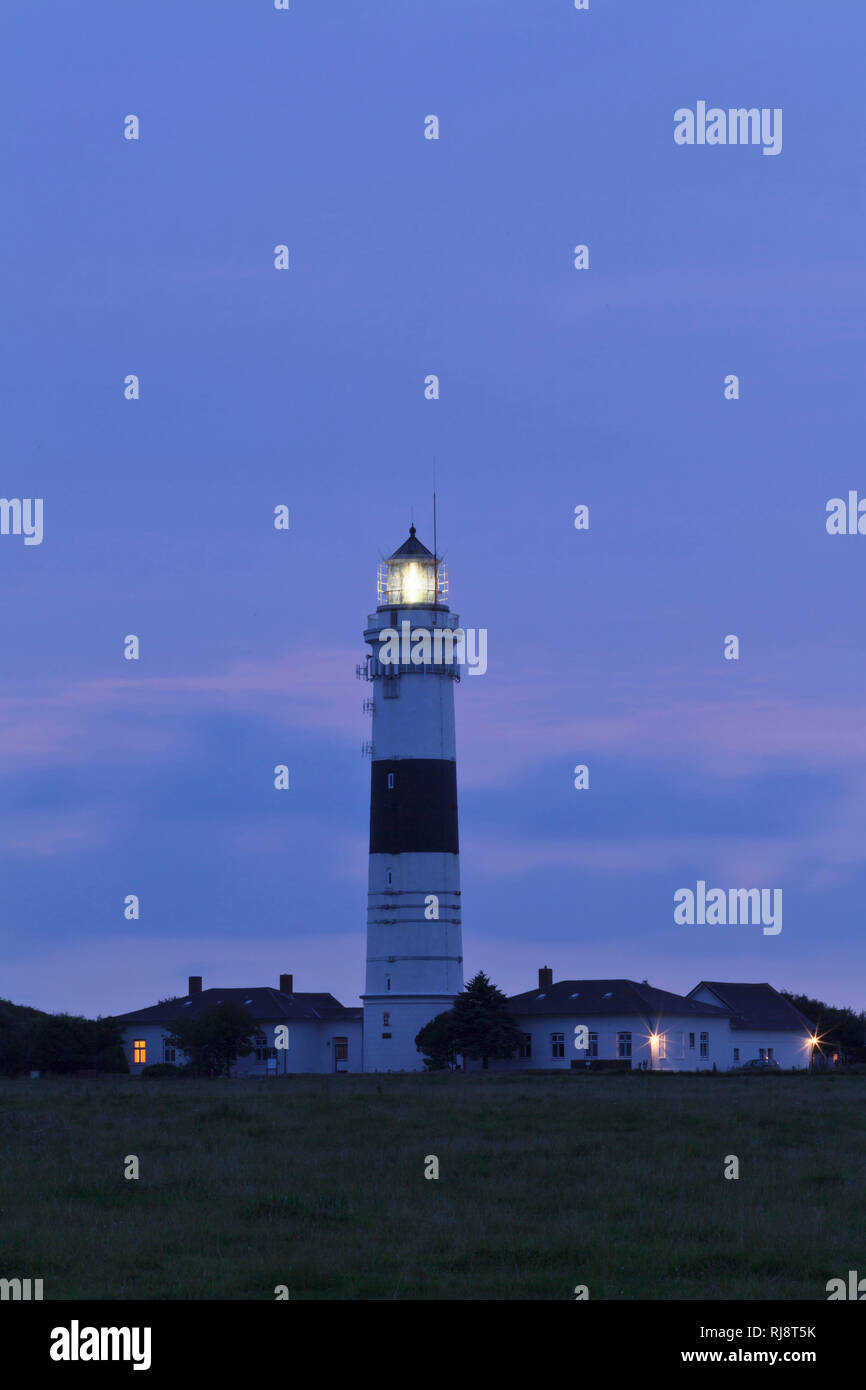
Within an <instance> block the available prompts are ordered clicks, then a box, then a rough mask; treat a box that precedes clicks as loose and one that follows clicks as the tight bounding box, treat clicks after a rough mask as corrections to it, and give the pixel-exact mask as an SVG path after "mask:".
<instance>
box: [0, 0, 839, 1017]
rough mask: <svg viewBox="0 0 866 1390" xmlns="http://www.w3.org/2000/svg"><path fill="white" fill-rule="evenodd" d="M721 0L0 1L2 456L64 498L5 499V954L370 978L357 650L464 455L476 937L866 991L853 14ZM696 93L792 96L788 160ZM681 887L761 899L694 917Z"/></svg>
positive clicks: (466, 924)
mask: <svg viewBox="0 0 866 1390" xmlns="http://www.w3.org/2000/svg"><path fill="white" fill-rule="evenodd" d="M742 9H743V13H742V14H737V15H736V16H735V17H734V16H732V14H731V13H729V11H728V9H726V8H725V7H711V6H700V7H699V6H696V5H694V3H693V0H670V3H668V4H667V5H666V6H665V7H664V11H662V10H661V9H660V8H659V7H657V6H653V5H647V4H645V3H638V0H631V3H628V4H618V5H608V4H605V3H603V0H591V8H590V10H589V11H588V12H585V13H584V12H576V11H574V10H573V9H572V8H570V7H569V5H568V3H567V0H561V3H552V2H551V3H540V2H539V3H537V4H533V5H527V4H526V3H525V0H473V2H472V3H471V4H467V3H466V0H440V3H439V4H437V5H436V6H435V7H433V8H432V9H431V8H430V7H429V6H427V5H424V4H420V3H416V4H411V3H407V0H375V3H372V4H369V5H358V4H357V0H333V2H332V3H329V4H328V5H322V4H319V3H314V0H306V3H305V2H304V0H293V3H292V9H291V10H290V11H289V12H275V11H274V10H273V9H272V8H269V5H268V3H267V0H259V2H258V3H253V0H231V3H229V2H228V0H184V4H183V5H178V4H177V3H176V0H151V3H149V4H148V5H147V6H135V5H129V6H120V5H117V4H116V3H107V0H106V3H101V0H91V3H89V4H88V5H87V6H86V7H84V9H82V7H72V6H63V5H56V6H54V7H53V9H52V10H51V13H50V16H48V18H49V19H50V22H47V17H46V12H45V10H44V7H42V6H36V7H34V6H33V5H32V4H29V3H25V0H10V2H9V3H8V5H7V7H6V10H5V12H4V30H5V31H6V38H7V42H6V44H5V45H4V47H5V57H4V59H3V68H4V70H3V73H2V78H3V81H2V91H3V98H2V100H3V104H4V115H5V129H6V132H7V138H6V140H5V141H4V148H3V151H2V155H0V160H2V173H0V179H2V185H3V187H4V190H5V193H6V197H5V198H4V207H5V210H6V211H5V215H4V223H3V228H2V233H0V235H2V237H3V240H4V243H5V244H4V246H3V252H4V254H3V257H2V264H3V272H2V273H3V278H4V284H3V303H4V332H3V338H2V342H3V362H2V367H3V380H4V388H5V389H4V400H5V406H4V411H3V413H2V418H0V429H2V444H3V460H4V465H3V470H2V481H0V494H2V495H3V496H5V497H9V498H11V497H42V498H43V499H44V508H45V534H44V541H43V543H42V544H41V545H40V546H31V547H26V546H24V545H23V541H22V538H21V537H15V536H0V581H2V593H3V603H2V605H0V654H2V657H0V874H2V880H0V881H2V898H0V902H2V916H0V931H2V942H0V945H2V950H0V995H2V996H4V997H10V998H12V999H14V1000H16V1001H18V1002H21V1003H29V1004H34V1005H37V1006H39V1007H43V1008H49V1009H61V1008H62V1009H68V1010H71V1011H74V1012H86V1013H90V1014H95V1013H97V1012H102V1013H109V1012H122V1011H125V1010H129V1009H133V1008H136V1007H142V1006H145V1005H147V1004H150V1003H153V1002H155V1000H156V999H157V998H159V997H162V996H165V995H168V994H174V993H184V992H185V990H186V977H187V975H188V974H190V973H195V974H201V975H203V977H204V982H205V985H206V986H208V985H211V984H213V985H226V986H228V985H264V984H273V985H276V983H277V979H278V975H279V973H280V972H281V971H291V972H293V973H294V976H295V984H296V986H297V988H298V989H299V990H322V989H329V990H331V991H333V993H335V994H336V995H337V996H338V997H339V998H340V999H341V1000H342V1001H343V1002H345V1003H353V1002H356V1000H357V997H358V993H359V991H360V989H361V988H362V985H363V963H364V923H365V909H366V847H367V843H366V836H367V817H368V795H369V791H368V782H369V764H368V762H367V761H366V760H365V759H363V758H362V756H361V752H360V749H361V744H362V742H363V741H364V740H365V739H366V738H367V737H368V736H369V719H368V717H367V716H365V715H364V714H363V713H362V710H361V702H362V700H363V698H364V696H365V695H366V694H367V693H368V692H367V690H366V689H365V687H364V686H363V685H361V684H359V683H358V682H357V681H356V680H355V677H354V667H355V663H356V662H357V661H359V660H361V659H362V657H363V654H364V646H363V642H362V635H361V634H362V632H363V628H364V626H365V620H366V616H367V614H368V613H369V612H370V611H371V609H372V608H374V607H375V603H376V587H375V586H376V564H377V561H378V559H379V557H380V555H381V554H383V553H384V554H387V553H389V552H390V551H391V550H393V549H394V548H396V547H397V546H398V545H399V544H400V543H401V542H402V541H403V540H404V539H405V536H406V533H407V530H408V525H409V520H410V510H411V509H412V508H414V517H415V521H416V523H417V525H418V530H419V536H420V538H421V539H422V540H423V541H424V542H425V543H426V544H428V545H430V546H432V528H431V524H430V511H431V508H430V494H431V492H432V487H433V479H434V470H435V479H436V485H437V489H438V494H439V542H440V549H442V550H443V551H444V552H445V555H446V558H447V561H448V566H449V570H450V575H451V593H452V607H453V608H454V609H455V610H456V611H457V612H458V613H459V615H460V617H461V620H462V622H463V623H464V624H466V625H468V626H472V627H485V628H486V629H487V631H488V634H489V636H488V654H489V655H488V660H489V667H488V671H487V673H486V674H485V675H484V676H481V677H477V678H476V677H468V678H464V679H463V681H462V682H461V684H460V686H459V687H458V689H457V691H456V701H457V736H458V779H459V788H460V833H461V865H462V876H463V902H464V918H463V931H464V948H465V966H466V973H467V977H468V976H469V975H470V974H472V973H474V971H475V970H477V969H479V968H483V969H484V970H486V971H487V972H488V974H490V975H491V977H492V978H493V979H494V980H495V981H496V982H497V983H498V984H499V985H501V986H502V987H503V988H504V989H506V990H507V991H508V992H516V991H518V990H523V989H526V988H528V987H530V986H531V985H532V983H533V982H534V980H535V971H536V969H537V967H538V966H539V965H551V966H552V967H553V969H554V974H555V977H556V978H564V977H581V976H583V977H592V976H630V977H633V978H636V979H641V978H643V977H644V976H646V977H647V978H648V979H649V980H650V981H651V983H653V984H655V985H657V986H659V987H661V988H667V989H672V990H677V991H684V990H687V989H689V988H691V986H693V985H694V984H695V983H696V982H697V981H698V980H699V979H701V978H717V979H740V980H769V981H770V982H771V983H773V984H775V985H776V986H777V987H779V988H792V989H795V990H798V991H800V990H802V991H804V992H807V993H810V994H815V995H819V996H821V997H824V998H826V999H828V1000H829V1001H830V1002H834V1003H839V1004H851V1005H853V1006H855V1007H857V1008H863V1007H866V962H864V952H863V949H862V938H863V920H862V919H863V907H862V903H863V898H864V892H866V722H864V717H863V707H864V690H866V661H864V638H863V614H862V608H861V604H862V599H863V594H864V585H863V580H862V573H863V566H864V563H866V537H862V536H848V537H830V536H828V535H827V533H826V530H825V507H826V503H827V501H828V499H829V498H831V497H836V496H846V495H847V492H848V490H849V489H858V488H859V489H860V491H861V493H862V494H863V495H864V496H866V468H864V465H863V462H862V439H863V434H864V428H863V426H864V421H863V413H864V392H863V386H862V380H863V355H864V354H863V350H864V327H863V325H864V310H866V262H864V258H863V243H864V231H866V217H864V192H863V179H862V168H863V160H864V154H866V127H864V122H863V114H862V91H863V81H864V72H863V68H864V58H863V55H864V53H866V10H862V12H861V7H859V6H855V5H850V6H844V7H836V11H837V12H836V13H832V14H828V13H827V12H826V11H822V10H821V9H820V8H816V7H815V5H814V4H813V3H807V2H806V0H751V3H750V4H749V6H748V7H742ZM840 10H841V11H843V13H839V12H838V11H840ZM804 33H808V42H807V43H804V42H803V35H804ZM699 100H706V101H707V102H708V103H709V104H710V105H713V104H717V105H718V106H721V107H724V108H727V107H729V106H741V105H745V106H757V107H771V108H775V107H781V108H782V110H783V113H784V122H783V150H782V153H781V154H780V155H778V156H776V157H773V158H766V157H764V156H763V155H762V153H761V150H760V149H759V148H753V147H715V148H713V147H703V148H697V147H692V148H688V147H679V146H677V145H676V144H675V143H674V140H673V129H674V119H673V113H674V111H675V110H676V109H677V108H678V107H683V106H690V107H694V106H695V105H696V103H697V102H698V101H699ZM129 113H135V114H137V115H138V116H139V117H140V121H141V139H140V140H139V141H138V142H130V141H126V140H124V139H123V134H122V132H123V120H124V117H125V116H126V115H128V114H129ZM431 113H434V114H436V115H438V117H439V119H440V122H441V138H440V139H439V140H438V141H427V140H425V139H424V138H423V124H424V118H425V116H427V115H428V114H431ZM278 243H286V244H288V246H289V248H290V255H291V268H290V270H289V271H287V272H277V271H275V270H274V268H273V248H274V246H275V245H277V244H278ZM577 243H587V244H588V245H589V247H590V269H589V270H588V271H586V272H580V273H578V272H577V271H575V270H574V269H573V268H572V248H573V247H574V246H575V244H577ZM130 372H134V373H137V374H138V375H139V376H140V379H141V399H140V400H139V401H135V402H130V401H126V400H124V398H123V379H124V377H125V376H126V375H127V373H130ZM431 372H434V373H437V374H438V375H439V377H440V381H441V398H440V400H438V401H435V402H430V401H426V400H425V399H424V394H423V383H424V378H425V376H426V375H427V374H428V373H431ZM731 372H735V373H737V374H738V375H739V377H740V382H741V388H740V389H741V398H740V400H738V401H736V402H731V401H726V400H725V399H724V398H723V382H724V378H725V376H726V374H728V373H731ZM278 503H285V504H286V505H288V506H289V507H290V509H291V518H292V524H291V530H290V531H289V532H288V533H277V532H275V531H274V530H273V527H272V524H271V517H272V512H273V508H274V506H276V505H277V504H278ZM577 503H586V504H588V505H589V507H590V517H591V521H590V529H589V531H587V532H580V533H579V532H576V531H575V530H574V528H573V525H572V515H573V511H574V507H575V505H576V504H577ZM127 633H135V634H137V635H138V636H139V637H140V639H141V644H142V656H141V660H140V661H138V662H127V661H124V660H123V658H122V644H123V638H124V636H125V635H126V634H127ZM728 633H736V634H737V635H738V636H739V637H740V641H741V659H740V660H739V661H738V662H729V661H725V660H724V659H723V656H722V649H723V640H724V637H725V635H726V634H728ZM277 763H287V764H288V765H289V767H290V770H291V781H292V787H291V791H290V792H287V793H279V792H276V791H274V789H273V768H274V765H275V764H277ZM576 763H587V764H588V765H589V767H590V780H591V785H590V790H589V791H586V792H576V791H575V790H574V789H573V786H572V768H573V767H574V765H575V764H576ZM698 879H704V880H705V881H707V882H708V883H709V884H711V885H712V886H719V887H724V888H730V887H766V888H781V889H782V890H783V895H784V919H783V923H784V924H783V930H782V932H781V933H780V934H779V935H778V936H764V935H763V934H762V932H761V929H760V927H759V926H726V927H721V926H717V927H707V926H704V927H698V926H695V927H683V926H677V925H675V924H674V920H673V894H674V892H675V891H676V890H677V889H678V888H681V887H692V888H694V886H695V884H696V882H697V880H698ZM128 893H137V894H139V895H140V898H141V905H142V916H141V920H140V921H139V922H127V921H125V920H124V917H123V900H124V897H125V895H126V894H128Z"/></svg>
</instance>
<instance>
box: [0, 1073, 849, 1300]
mask: <svg viewBox="0 0 866 1390" xmlns="http://www.w3.org/2000/svg"><path fill="white" fill-rule="evenodd" d="M864 1152H866V1077H864V1076H862V1075H848V1076H846V1075H830V1076H810V1075H807V1074H804V1075H781V1076H772V1075H770V1076H758V1077H736V1076H718V1077H714V1076H706V1075H705V1076H694V1075H689V1076H683V1075H681V1076H657V1075H656V1076H653V1075H638V1074H632V1075H624V1076H623V1075H620V1076H617V1075H577V1074H573V1073H559V1074H536V1075H528V1074H526V1073H524V1074H522V1075H511V1076H503V1075H492V1074H487V1075H485V1074H483V1073H469V1074H465V1075H464V1074H454V1075H451V1074H431V1075H426V1076H425V1075H421V1076H402V1075H385V1076H376V1075H372V1076H329V1077H316V1076H308V1077H298V1078H289V1079H286V1080H279V1081H178V1080H169V1081H155V1080H154V1081H149V1080H142V1079H140V1078H131V1077H119V1076H118V1077H103V1078H99V1079H97V1080H90V1081H88V1080H80V1079H75V1078H58V1079H45V1078H43V1079H40V1080H29V1079H27V1080H25V1079H21V1080H2V1081H0V1277H7V1278H11V1277H15V1276H18V1277H21V1278H27V1277H30V1278H41V1279H43V1280H44V1297H45V1299H46V1300H50V1299H193V1300H195V1299H220V1298H225V1299H269V1300H271V1299H273V1298H274V1297H275V1294H274V1289H275V1287H276V1286H277V1285H286V1286H287V1288H288V1290H289V1296H290V1298H291V1299H326V1300H327V1299H396V1300H402V1299H496V1300H502V1299H572V1298H573V1297H574V1288H575V1285H578V1284H583V1285H586V1286H587V1287H588V1290H589V1297H590V1298H591V1299H626V1300H628V1299H728V1298H731V1299H757V1300H761V1299H819V1300H824V1299H826V1292H825V1284H826V1282H827V1280H828V1279H830V1278H835V1277H838V1276H842V1277H844V1276H845V1275H846V1274H847V1271H848V1270H849V1269H858V1268H859V1269H860V1270H861V1272H863V1273H864V1274H866V1238H864V1237H866V1217H864V1203H863V1154H864ZM133 1154H134V1155H136V1156H137V1157H138V1159H139V1164H140V1177H139V1178H138V1179H137V1180H134V1179H133V1180H129V1179H125V1178H124V1176H123V1172H124V1163H125V1159H126V1157H127V1155H133ZM731 1154H733V1155H736V1156H737V1158H738V1159H739V1174H740V1175H739V1178H738V1179H736V1180H726V1179H725V1177H724V1176H723V1173H724V1167H725V1158H726V1155H731ZM429 1155H435V1156H436V1157H437V1158H438V1160H439V1178H438V1179H428V1178H425V1176H424V1171H425V1160H426V1159H427V1157H428V1156H429Z"/></svg>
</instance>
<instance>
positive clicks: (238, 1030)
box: [167, 1003, 266, 1076]
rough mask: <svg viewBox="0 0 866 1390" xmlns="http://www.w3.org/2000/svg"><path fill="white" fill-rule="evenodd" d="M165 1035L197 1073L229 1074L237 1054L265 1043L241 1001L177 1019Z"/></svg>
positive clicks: (263, 1036) (219, 1005)
mask: <svg viewBox="0 0 866 1390" xmlns="http://www.w3.org/2000/svg"><path fill="white" fill-rule="evenodd" d="M171 1029H172V1031H171V1032H169V1033H168V1034H167V1041H168V1043H169V1045H170V1046H171V1047H179V1048H180V1049H181V1051H182V1052H185V1053H186V1055H187V1057H188V1058H189V1063H190V1070H191V1071H193V1072H195V1073H197V1074H198V1075H200V1076H231V1074H232V1067H233V1066H234V1064H235V1062H236V1061H237V1059H238V1058H239V1057H248V1056H249V1054H250V1053H251V1052H252V1051H253V1049H254V1048H256V1047H261V1046H263V1045H264V1043H265V1041H266V1039H265V1035H264V1033H263V1032H262V1031H261V1029H260V1028H259V1027H258V1024H257V1023H256V1022H255V1021H254V1019H253V1017H252V1015H251V1014H250V1013H249V1012H248V1011H247V1010H246V1009H245V1008H244V1007H243V1006H242V1005H241V1004H232V1003H228V1004H214V1005H212V1006H211V1007H210V1008H209V1009H202V1011H201V1013H198V1014H194V1015H193V1017H192V1018H176V1019H175V1021H174V1023H173V1024H172V1025H171Z"/></svg>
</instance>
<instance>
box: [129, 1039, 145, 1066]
mask: <svg viewBox="0 0 866 1390" xmlns="http://www.w3.org/2000/svg"><path fill="white" fill-rule="evenodd" d="M132 1060H133V1062H146V1061H147V1047H146V1046H145V1042H144V1038H137V1039H136V1041H135V1042H134V1043H133V1044H132Z"/></svg>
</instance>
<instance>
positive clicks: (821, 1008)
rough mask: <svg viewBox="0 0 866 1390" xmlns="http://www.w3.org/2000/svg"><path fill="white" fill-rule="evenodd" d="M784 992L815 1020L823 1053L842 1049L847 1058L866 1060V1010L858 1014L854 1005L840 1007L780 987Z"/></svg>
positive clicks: (794, 1003) (849, 1059)
mask: <svg viewBox="0 0 866 1390" xmlns="http://www.w3.org/2000/svg"><path fill="white" fill-rule="evenodd" d="M780 993H781V995H782V998H783V999H787V1000H788V1003H789V1004H793V1005H794V1008H795V1009H799V1010H800V1013H801V1014H804V1015H805V1016H806V1018H807V1019H808V1020H809V1021H810V1023H812V1025H813V1027H814V1029H815V1032H816V1033H817V1034H818V1037H819V1039H820V1041H819V1043H818V1052H819V1053H822V1054H826V1053H827V1052H833V1051H834V1050H838V1051H839V1053H840V1054H841V1057H842V1060H843V1061H846V1062H864V1061H866V1046H864V1043H866V1012H864V1013H859V1014H857V1013H855V1012H854V1010H853V1009H849V1008H838V1007H835V1006H834V1005H832V1004H825V1003H823V1001H822V1000H820V999H811V998H810V997H809V995H807V994H792V993H791V992H790V991H789V990H786V989H783V990H780Z"/></svg>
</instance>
